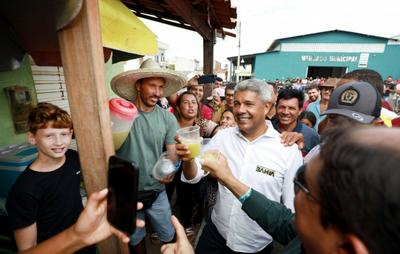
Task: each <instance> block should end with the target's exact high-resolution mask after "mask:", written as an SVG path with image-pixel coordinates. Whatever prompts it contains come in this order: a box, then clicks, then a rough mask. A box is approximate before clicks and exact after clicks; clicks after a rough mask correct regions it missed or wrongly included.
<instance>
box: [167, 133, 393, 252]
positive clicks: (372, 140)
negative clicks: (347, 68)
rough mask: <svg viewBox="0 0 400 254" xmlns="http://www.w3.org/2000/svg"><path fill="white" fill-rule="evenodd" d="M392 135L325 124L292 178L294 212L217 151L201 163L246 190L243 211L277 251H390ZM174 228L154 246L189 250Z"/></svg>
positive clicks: (239, 193) (232, 187) (237, 190)
mask: <svg viewBox="0 0 400 254" xmlns="http://www.w3.org/2000/svg"><path fill="white" fill-rule="evenodd" d="M399 142H400V130H399V129H398V128H390V129H389V128H379V127H360V128H352V129H348V128H336V129H334V130H331V133H329V134H328V135H327V139H326V142H325V143H324V144H323V145H322V149H321V153H320V154H319V155H318V156H317V157H315V158H313V159H312V160H311V161H310V162H309V163H308V164H305V165H303V166H301V167H300V168H299V170H298V172H297V174H296V177H295V178H294V180H293V182H294V191H295V193H296V197H295V207H296V214H294V213H292V212H291V211H290V210H289V209H287V208H286V207H284V206H283V205H282V204H280V203H278V202H275V201H272V200H270V199H268V198H266V197H265V195H263V194H262V193H260V192H259V191H257V190H255V189H253V188H252V187H251V186H250V185H249V184H247V183H245V182H244V181H241V180H238V179H237V177H235V176H234V174H232V173H231V168H230V165H229V163H228V161H227V159H226V158H225V156H223V155H222V154H221V153H219V152H217V151H212V152H210V153H209V154H208V158H213V159H212V160H210V159H205V160H203V161H202V165H203V166H204V167H207V168H208V171H209V172H210V174H211V175H212V176H213V177H215V178H216V179H218V181H219V182H220V183H221V185H222V186H224V187H226V188H227V189H229V191H231V192H232V193H233V195H234V196H235V197H236V198H237V199H239V200H243V199H242V197H243V196H245V198H244V201H243V202H242V203H243V205H242V209H243V211H245V213H246V214H247V215H248V216H249V217H250V218H252V219H254V220H255V221H256V222H257V223H258V224H259V225H260V226H261V227H262V228H263V229H264V230H265V231H266V232H268V233H269V234H271V235H272V236H273V238H274V240H275V241H277V242H279V243H281V244H282V245H284V246H285V248H284V249H283V250H282V251H280V252H278V253H279V254H304V253H307V254H320V253H343V254H369V253H371V254H372V253H397V251H398V250H399V249H400V233H399V231H398V230H397V229H398V228H399V227H400V217H399V216H400V213H399V211H400V206H399V194H398V193H399V190H400V189H399V185H398V183H399V181H400V170H399V166H398V164H399V163H398V162H399V161H400V149H399V146H398V145H397V144H398V143H399ZM389 154H390V156H388V155H389ZM232 172H233V170H232ZM246 193H250V194H249V195H246ZM377 218H379V219H377ZM175 224H177V223H176V222H175ZM175 226H176V227H177V228H179V227H178V226H179V224H178V225H175ZM180 235H181V237H178V242H177V243H174V244H169V245H165V246H163V247H162V248H161V250H162V253H163V254H167V253H172V252H167V250H170V249H175V251H174V252H173V253H174V254H184V253H185V254H187V253H192V249H191V246H190V245H189V244H187V243H188V240H187V238H186V237H185V236H184V235H183V234H182V233H181V234H180ZM177 246H179V247H177Z"/></svg>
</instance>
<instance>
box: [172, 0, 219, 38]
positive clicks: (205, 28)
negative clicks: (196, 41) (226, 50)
mask: <svg viewBox="0 0 400 254" xmlns="http://www.w3.org/2000/svg"><path fill="white" fill-rule="evenodd" d="M165 2H166V3H167V4H168V6H169V7H170V8H171V9H173V10H174V11H175V12H176V13H177V14H178V15H179V16H181V17H182V18H183V20H184V21H185V22H186V23H188V24H190V25H191V26H192V27H193V28H194V29H195V30H196V31H197V32H198V33H199V34H200V35H201V36H202V37H203V38H205V39H207V40H208V41H213V40H214V38H213V35H212V31H213V28H212V27H210V26H209V25H208V24H207V23H206V22H205V21H204V19H202V18H201V15H200V13H198V12H197V11H196V10H195V9H194V8H193V6H192V4H191V3H190V2H189V1H188V0H165Z"/></svg>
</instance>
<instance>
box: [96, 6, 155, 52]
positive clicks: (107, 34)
mask: <svg viewBox="0 0 400 254" xmlns="http://www.w3.org/2000/svg"><path fill="white" fill-rule="evenodd" d="M99 5H100V23H101V35H102V39H103V46H104V47H107V48H111V49H116V50H119V51H124V52H127V53H133V54H137V55H155V54H157V38H156V35H155V34H154V33H153V32H152V31H151V30H150V29H149V28H148V27H146V25H145V24H144V23H143V22H142V21H141V20H140V19H139V18H138V17H136V15H135V14H133V13H132V12H131V11H130V10H129V9H128V8H127V7H126V6H125V5H124V4H123V3H121V1H119V0H100V1H99Z"/></svg>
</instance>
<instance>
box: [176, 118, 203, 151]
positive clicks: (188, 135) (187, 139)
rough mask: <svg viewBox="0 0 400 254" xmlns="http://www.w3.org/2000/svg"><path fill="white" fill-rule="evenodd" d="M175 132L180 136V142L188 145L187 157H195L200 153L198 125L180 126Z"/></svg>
mask: <svg viewBox="0 0 400 254" xmlns="http://www.w3.org/2000/svg"><path fill="white" fill-rule="evenodd" d="M176 133H177V134H178V135H179V136H180V137H181V139H182V143H183V144H185V145H187V146H188V147H189V151H190V156H189V158H195V157H197V156H199V155H200V148H201V140H202V138H201V137H200V127H199V126H197V125H196V126H190V127H186V128H181V129H178V130H177V131H176Z"/></svg>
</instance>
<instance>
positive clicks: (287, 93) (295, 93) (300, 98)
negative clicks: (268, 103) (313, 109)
mask: <svg viewBox="0 0 400 254" xmlns="http://www.w3.org/2000/svg"><path fill="white" fill-rule="evenodd" d="M281 99H283V100H290V99H297V102H298V104H299V109H302V108H303V102H304V94H303V92H302V91H300V90H297V89H288V88H285V89H282V90H281V91H279V94H278V98H277V100H276V104H277V105H278V104H279V100H281Z"/></svg>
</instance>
